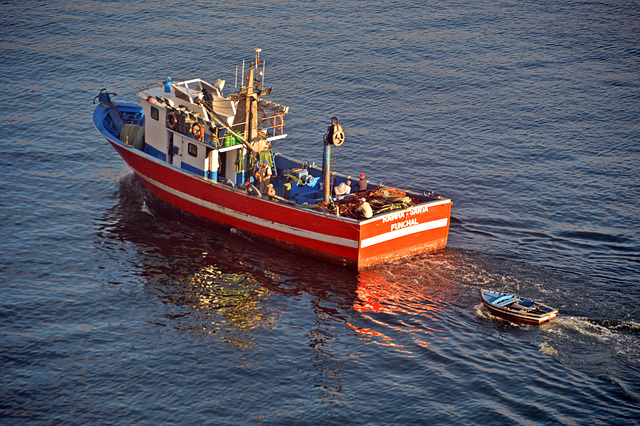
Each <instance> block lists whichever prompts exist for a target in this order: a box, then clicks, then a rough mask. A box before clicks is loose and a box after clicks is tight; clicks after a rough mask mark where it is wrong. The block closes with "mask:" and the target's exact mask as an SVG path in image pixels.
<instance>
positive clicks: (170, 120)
mask: <svg viewBox="0 0 640 426" xmlns="http://www.w3.org/2000/svg"><path fill="white" fill-rule="evenodd" d="M167 127H168V128H170V129H171V130H175V129H176V127H178V117H176V115H175V113H173V112H170V113H168V114H167Z"/></svg>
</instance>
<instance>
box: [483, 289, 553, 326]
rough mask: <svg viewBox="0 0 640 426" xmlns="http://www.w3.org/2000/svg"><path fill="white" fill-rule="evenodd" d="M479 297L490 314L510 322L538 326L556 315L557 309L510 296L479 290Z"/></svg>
mask: <svg viewBox="0 0 640 426" xmlns="http://www.w3.org/2000/svg"><path fill="white" fill-rule="evenodd" d="M480 296H481V298H482V303H483V304H484V306H486V307H487V309H489V311H490V312H491V313H493V314H495V315H497V316H499V317H501V318H504V319H507V320H510V321H515V322H523V323H527V324H540V323H543V322H545V321H550V320H552V319H554V318H555V317H556V315H558V310H557V309H553V308H551V307H549V306H547V305H543V304H542V303H538V302H535V301H533V300H530V299H524V298H522V297H518V296H514V295H512V294H507V293H502V292H499V291H493V290H480Z"/></svg>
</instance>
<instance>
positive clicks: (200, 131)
mask: <svg viewBox="0 0 640 426" xmlns="http://www.w3.org/2000/svg"><path fill="white" fill-rule="evenodd" d="M191 133H192V134H193V137H194V138H196V140H202V136H203V135H204V127H203V126H202V124H200V123H193V126H191Z"/></svg>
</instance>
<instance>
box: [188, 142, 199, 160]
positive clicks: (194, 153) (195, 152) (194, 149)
mask: <svg viewBox="0 0 640 426" xmlns="http://www.w3.org/2000/svg"><path fill="white" fill-rule="evenodd" d="M187 151H188V152H189V155H190V156H192V157H197V156H198V146H197V145H196V144H193V143H190V144H189V146H188V149H187Z"/></svg>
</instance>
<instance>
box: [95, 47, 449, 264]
mask: <svg viewBox="0 0 640 426" xmlns="http://www.w3.org/2000/svg"><path fill="white" fill-rule="evenodd" d="M260 52H261V50H260V49H255V60H253V58H252V61H251V62H250V64H249V65H248V66H247V72H246V76H245V69H244V68H245V67H244V62H243V65H242V71H241V74H240V81H241V82H245V83H244V84H238V83H237V81H238V68H236V77H235V78H236V88H235V89H234V93H231V94H229V95H225V94H224V92H223V90H224V86H225V83H226V81H225V80H223V79H218V80H216V81H215V83H213V84H210V83H208V82H206V81H204V80H202V79H199V78H194V79H191V80H185V81H173V79H171V78H170V77H167V78H165V79H164V80H163V81H161V82H158V83H154V84H150V85H147V86H145V87H143V88H141V89H138V91H137V97H138V98H139V103H125V102H115V101H114V100H113V97H114V96H115V94H114V93H109V92H108V91H107V90H106V89H102V90H101V91H100V94H99V95H98V96H96V97H95V98H94V104H96V103H97V105H96V107H95V109H94V113H93V123H94V125H95V127H96V129H97V130H98V131H99V132H100V134H102V136H104V137H105V139H106V140H107V141H108V142H109V143H110V144H111V146H112V147H113V148H114V149H115V150H116V152H117V153H118V154H119V155H120V156H121V158H122V159H123V160H124V161H125V162H126V163H127V164H128V165H129V167H131V169H133V171H134V172H135V174H136V175H137V176H138V177H139V178H140V180H141V181H142V183H143V184H144V185H145V186H146V187H147V188H148V189H149V190H150V191H151V192H152V193H153V194H154V195H155V196H157V197H158V198H160V199H161V200H163V201H165V202H167V203H169V204H171V205H173V206H175V207H177V208H179V209H181V210H183V211H185V212H187V213H190V214H192V215H196V216H199V217H200V218H202V219H205V220H209V221H215V222H219V223H222V224H224V225H227V226H229V227H232V228H236V229H238V230H241V231H242V232H245V233H246V234H249V235H251V236H254V237H256V238H258V239H260V240H266V241H268V242H270V243H273V244H275V245H278V246H281V247H284V248H286V249H289V250H293V251H295V252H297V253H300V254H302V255H304V256H311V257H314V258H318V259H322V260H325V261H328V262H332V263H335V264H339V265H344V266H346V267H349V268H365V267H369V266H373V265H376V264H380V263H384V262H388V261H392V260H395V259H400V258H403V257H407V256H414V255H418V254H422V253H426V252H432V251H436V250H441V249H443V248H444V247H445V246H446V243H447V237H448V232H449V222H450V214H451V205H452V202H451V200H450V199H447V198H445V197H443V196H440V195H437V194H435V193H434V192H432V191H423V190H401V189H399V188H394V187H388V186H382V185H376V184H373V183H371V182H370V181H369V180H365V179H364V178H365V176H364V174H362V175H361V176H360V175H356V174H354V176H360V177H361V179H360V181H358V182H355V181H356V179H354V182H351V176H350V175H348V174H342V173H337V172H333V171H332V170H331V149H332V148H333V149H336V148H337V147H339V146H341V145H342V144H343V142H344V141H345V132H344V129H343V128H342V126H341V125H340V123H339V120H338V118H337V117H331V119H330V121H329V120H328V121H329V123H328V124H329V125H328V128H327V131H326V133H325V134H324V138H321V137H320V135H322V130H320V131H319V132H318V133H319V137H318V140H323V160H322V166H321V167H319V166H316V164H315V162H312V161H301V160H297V159H294V158H291V157H288V156H285V155H283V154H281V153H279V152H277V151H276V150H275V148H274V147H275V146H277V145H278V144H281V143H282V141H283V140H284V139H285V138H286V137H287V136H288V135H287V134H286V132H285V125H284V117H285V116H286V114H288V113H289V107H287V106H284V105H282V104H279V103H275V102H272V101H270V100H267V99H265V97H266V96H268V95H270V94H271V93H272V91H273V89H272V88H266V87H265V80H264V75H265V74H264V72H265V63H264V61H262V60H261V58H260ZM389 144H391V139H389ZM380 145H383V144H379V143H378V144H376V146H380ZM389 149H390V148H389ZM356 184H358V185H362V187H357V188H356ZM352 185H353V187H352Z"/></svg>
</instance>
